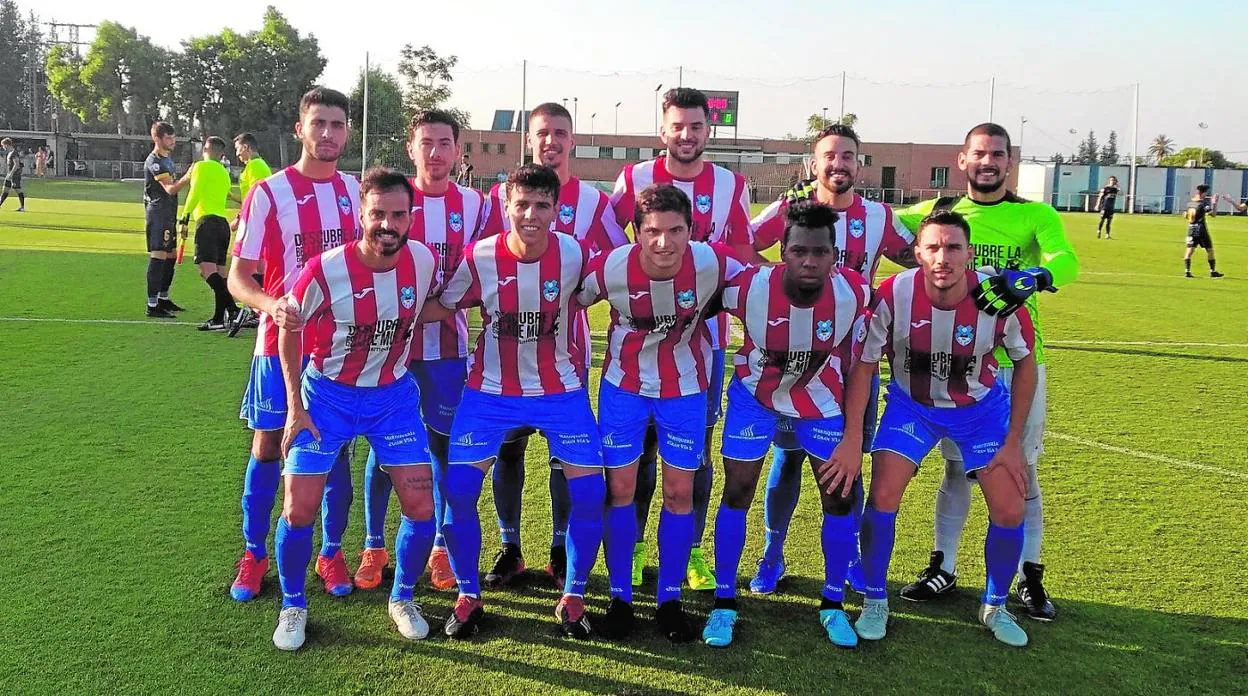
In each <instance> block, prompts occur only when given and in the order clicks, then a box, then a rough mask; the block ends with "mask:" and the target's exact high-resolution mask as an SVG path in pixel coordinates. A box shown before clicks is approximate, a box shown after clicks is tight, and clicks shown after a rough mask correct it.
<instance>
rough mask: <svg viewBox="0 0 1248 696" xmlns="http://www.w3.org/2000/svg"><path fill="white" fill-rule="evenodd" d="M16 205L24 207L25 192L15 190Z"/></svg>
mask: <svg viewBox="0 0 1248 696" xmlns="http://www.w3.org/2000/svg"><path fill="white" fill-rule="evenodd" d="M17 206H18V207H19V208H25V207H26V194H25V193H24V192H22V191H18V192H17Z"/></svg>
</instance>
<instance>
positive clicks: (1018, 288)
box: [971, 266, 1057, 317]
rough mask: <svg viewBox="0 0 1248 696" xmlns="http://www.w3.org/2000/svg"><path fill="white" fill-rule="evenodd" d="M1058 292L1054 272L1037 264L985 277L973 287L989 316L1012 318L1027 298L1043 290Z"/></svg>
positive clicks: (976, 297)
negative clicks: (1032, 266) (1054, 282)
mask: <svg viewBox="0 0 1248 696" xmlns="http://www.w3.org/2000/svg"><path fill="white" fill-rule="evenodd" d="M1045 290H1047V291H1049V292H1057V288H1055V287H1053V274H1052V273H1049V271H1048V269H1046V268H1043V267H1040V266H1037V267H1035V268H1028V269H1025V270H1021V271H1016V270H1005V271H1002V272H1001V274H1000V275H994V276H992V277H990V278H985V279H984V280H983V281H981V282H980V283H979V284H978V285H976V286H975V287H973V288H971V297H972V298H973V299H974V300H975V306H976V307H978V308H979V309H980V311H982V312H985V313H987V314H988V315H989V316H997V315H1000V316H1003V317H1008V316H1010V315H1011V314H1013V313H1014V312H1017V311H1018V309H1019V307H1022V306H1023V304H1024V303H1025V302H1026V301H1027V298H1029V297H1031V296H1032V295H1034V294H1036V293H1037V292H1043V291H1045Z"/></svg>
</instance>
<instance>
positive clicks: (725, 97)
mask: <svg viewBox="0 0 1248 696" xmlns="http://www.w3.org/2000/svg"><path fill="white" fill-rule="evenodd" d="M702 93H703V94H705V95H706V101H707V105H708V106H710V113H709V114H707V116H708V121H709V125H711V126H724V127H727V128H736V127H737V99H738V96H739V95H740V92H725V91H717V90H702Z"/></svg>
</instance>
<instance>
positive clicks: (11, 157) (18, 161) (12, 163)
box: [0, 138, 26, 213]
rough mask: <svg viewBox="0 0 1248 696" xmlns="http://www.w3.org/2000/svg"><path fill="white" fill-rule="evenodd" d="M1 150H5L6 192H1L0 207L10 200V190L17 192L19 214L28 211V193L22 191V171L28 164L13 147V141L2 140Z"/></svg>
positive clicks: (10, 139) (0, 143) (8, 139)
mask: <svg viewBox="0 0 1248 696" xmlns="http://www.w3.org/2000/svg"><path fill="white" fill-rule="evenodd" d="M0 148H3V149H4V191H3V192H0V206H3V205H4V202H5V201H6V200H8V198H9V190H10V189H12V190H14V191H17V212H19V213H22V212H25V211H26V192H25V191H23V190H22V169H24V168H25V167H26V164H25V163H24V162H22V156H21V154H19V153H18V151H17V148H15V147H13V139H12V138H5V139H4V140H0Z"/></svg>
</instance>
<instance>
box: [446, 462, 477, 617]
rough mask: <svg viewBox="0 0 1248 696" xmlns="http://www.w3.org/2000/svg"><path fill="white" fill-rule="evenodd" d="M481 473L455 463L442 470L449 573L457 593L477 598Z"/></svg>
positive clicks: (466, 465)
mask: <svg viewBox="0 0 1248 696" xmlns="http://www.w3.org/2000/svg"><path fill="white" fill-rule="evenodd" d="M484 483H485V472H484V471H481V470H480V469H478V468H477V467H475V466H471V465H468V464H456V465H455V466H449V467H447V470H446V480H445V485H446V488H445V490H444V491H443V495H444V496H445V497H446V520H445V522H443V523H442V533H443V534H444V535H445V536H446V550H447V552H448V553H449V554H450V561H451V571H453V572H454V573H455V580H456V582H458V583H459V593H460V594H465V595H469V596H471V597H480V596H481V578H480V577H479V575H480V573H481V518H480V517H479V516H478V515H477V501H478V500H479V499H480V498H481V487H482V486H483V485H484Z"/></svg>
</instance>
